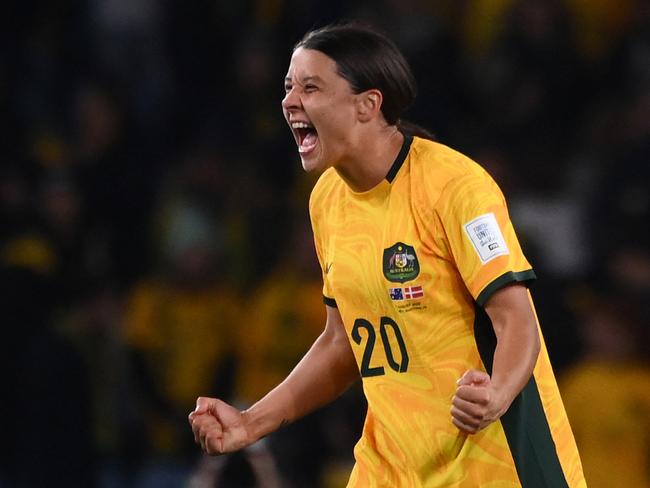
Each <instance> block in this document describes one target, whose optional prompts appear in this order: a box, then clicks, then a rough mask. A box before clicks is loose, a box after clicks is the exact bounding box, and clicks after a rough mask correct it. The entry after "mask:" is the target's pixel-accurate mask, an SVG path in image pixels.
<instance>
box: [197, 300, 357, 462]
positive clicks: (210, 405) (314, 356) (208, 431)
mask: <svg viewBox="0 0 650 488" xmlns="http://www.w3.org/2000/svg"><path fill="white" fill-rule="evenodd" d="M326 308H327V323H326V325H325V330H324V331H323V333H322V334H321V335H320V336H319V337H318V339H316V341H315V342H314V344H313V345H312V347H311V348H310V349H309V351H308V352H307V354H305V356H304V357H303V358H302V360H301V361H300V362H299V363H298V364H297V365H296V367H295V368H294V369H293V371H292V372H291V373H290V374H289V376H287V378H286V379H285V380H284V381H283V382H282V383H280V384H279V385H278V386H277V387H275V388H274V389H273V390H271V391H270V392H269V393H268V394H267V395H266V396H264V398H262V399H261V400H260V401H258V402H257V403H255V404H254V405H253V406H252V407H251V408H249V409H248V410H245V411H244V412H239V411H238V410H237V409H235V408H234V407H231V406H230V405H228V404H226V403H224V402H222V401H221V400H217V399H210V398H199V400H198V402H197V409H196V410H195V411H194V412H192V413H191V414H190V424H191V425H192V430H193V431H194V437H195V439H196V441H197V442H198V443H200V444H201V447H202V448H203V449H204V450H205V451H206V452H207V453H208V454H222V453H225V452H231V451H234V450H237V449H241V448H242V447H245V446H247V445H249V444H252V443H253V442H255V441H257V440H258V439H260V438H262V437H264V436H266V435H268V434H270V433H271V432H273V431H275V430H277V429H278V428H279V427H281V426H282V425H284V424H286V423H290V422H293V421H294V420H296V419H298V418H300V417H302V416H304V415H306V414H308V413H310V412H312V411H314V410H316V409H317V408H319V407H321V406H323V405H326V404H327V403H330V402H332V401H333V400H335V399H336V398H337V397H338V396H339V395H341V394H342V393H343V392H344V391H345V390H346V389H347V388H348V387H349V386H350V385H351V384H352V383H353V382H354V381H355V380H356V379H357V378H358V377H359V370H358V369H357V365H356V361H355V359H354V355H353V353H352V349H351V348H350V344H349V342H348V338H347V335H346V332H345V328H344V327H343V320H342V319H341V315H340V313H339V311H338V310H337V309H336V308H333V307H329V306H328V307H326ZM206 414H207V415H206Z"/></svg>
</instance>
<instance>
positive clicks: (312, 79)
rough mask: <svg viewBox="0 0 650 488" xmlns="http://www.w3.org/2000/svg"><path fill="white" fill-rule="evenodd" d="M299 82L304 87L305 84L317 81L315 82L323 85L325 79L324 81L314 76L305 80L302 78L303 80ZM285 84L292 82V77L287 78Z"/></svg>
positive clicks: (306, 77)
mask: <svg viewBox="0 0 650 488" xmlns="http://www.w3.org/2000/svg"><path fill="white" fill-rule="evenodd" d="M298 81H299V82H300V83H301V84H303V85H304V84H305V83H308V82H310V81H315V82H317V83H318V82H320V83H322V82H323V79H322V78H321V77H320V76H317V75H312V76H305V77H304V78H301V79H300V80H298ZM284 82H285V83H286V82H291V77H289V76H287V77H285V78H284Z"/></svg>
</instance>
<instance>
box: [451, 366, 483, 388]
mask: <svg viewBox="0 0 650 488" xmlns="http://www.w3.org/2000/svg"><path fill="white" fill-rule="evenodd" d="M488 383H490V375H489V374H487V373H486V372H485V371H478V370H476V369H469V370H467V371H465V374H463V376H461V377H460V378H459V380H458V381H457V382H456V384H457V385H458V386H462V385H470V386H484V385H487V384H488Z"/></svg>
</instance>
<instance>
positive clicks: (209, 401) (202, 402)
mask: <svg viewBox="0 0 650 488" xmlns="http://www.w3.org/2000/svg"><path fill="white" fill-rule="evenodd" d="M214 402H216V399H215V398H206V397H199V398H197V399H196V408H195V409H194V413H195V414H197V415H199V414H203V413H208V412H210V410H211V409H212V408H214V405H213V404H214Z"/></svg>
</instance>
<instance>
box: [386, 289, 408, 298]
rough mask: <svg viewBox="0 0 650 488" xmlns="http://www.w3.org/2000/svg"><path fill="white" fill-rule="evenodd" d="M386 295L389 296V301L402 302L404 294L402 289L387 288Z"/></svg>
mask: <svg viewBox="0 0 650 488" xmlns="http://www.w3.org/2000/svg"><path fill="white" fill-rule="evenodd" d="M388 293H389V294H390V299H391V300H404V292H403V290H402V288H389V289H388Z"/></svg>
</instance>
